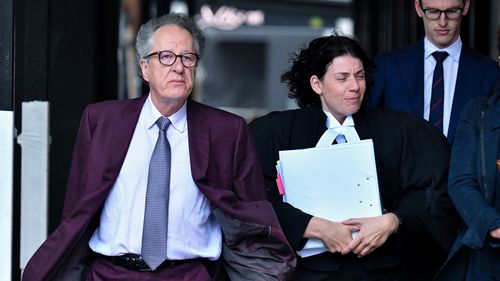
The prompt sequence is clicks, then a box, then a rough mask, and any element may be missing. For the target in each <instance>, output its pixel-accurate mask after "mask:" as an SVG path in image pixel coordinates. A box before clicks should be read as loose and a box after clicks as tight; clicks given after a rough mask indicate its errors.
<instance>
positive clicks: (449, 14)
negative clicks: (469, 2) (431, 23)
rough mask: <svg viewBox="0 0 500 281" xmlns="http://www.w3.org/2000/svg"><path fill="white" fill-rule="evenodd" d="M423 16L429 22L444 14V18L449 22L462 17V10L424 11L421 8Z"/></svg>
mask: <svg viewBox="0 0 500 281" xmlns="http://www.w3.org/2000/svg"><path fill="white" fill-rule="evenodd" d="M422 11H423V12H424V15H425V17H426V18H427V19H429V20H437V19H439V18H440V17H441V14H442V13H444V14H445V16H446V18H447V19H449V20H456V19H458V18H459V17H460V16H461V15H462V11H463V8H452V9H447V10H444V11H443V10H439V9H424V8H422Z"/></svg>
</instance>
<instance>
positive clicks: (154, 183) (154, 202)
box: [141, 117, 171, 270]
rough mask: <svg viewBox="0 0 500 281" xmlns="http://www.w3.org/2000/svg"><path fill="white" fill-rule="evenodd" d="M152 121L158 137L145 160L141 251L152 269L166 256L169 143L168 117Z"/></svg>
mask: <svg viewBox="0 0 500 281" xmlns="http://www.w3.org/2000/svg"><path fill="white" fill-rule="evenodd" d="M156 125H158V127H159V131H158V140H157V141H156V145H155V148H154V150H153V154H152V155H151V160H150V161H149V174H148V187H147V191H146V207H145V209H146V210H145V211H144V228H143V233H142V253H141V254H142V257H143V258H144V261H145V262H146V263H147V264H148V265H149V267H150V268H151V269H152V270H155V269H156V268H157V267H158V266H159V265H160V264H161V263H162V262H163V261H165V259H166V258H167V231H168V200H169V193H170V190H169V189H170V160H171V159H170V157H171V155H170V144H169V142H168V139H167V128H168V126H169V125H170V120H169V119H168V118H165V117H160V118H158V120H157V121H156Z"/></svg>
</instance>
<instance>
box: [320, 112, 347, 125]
mask: <svg viewBox="0 0 500 281" xmlns="http://www.w3.org/2000/svg"><path fill="white" fill-rule="evenodd" d="M323 112H324V113H325V114H326V117H327V118H326V127H327V128H339V127H354V119H353V118H352V115H348V116H347V117H346V118H345V120H344V123H342V124H340V122H339V121H337V119H336V118H335V117H333V115H332V114H331V113H330V112H328V111H324V110H323Z"/></svg>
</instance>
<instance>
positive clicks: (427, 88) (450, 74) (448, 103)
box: [423, 37, 462, 136]
mask: <svg viewBox="0 0 500 281" xmlns="http://www.w3.org/2000/svg"><path fill="white" fill-rule="evenodd" d="M461 50H462V40H461V39H460V37H459V38H458V40H457V41H456V42H455V43H453V44H452V45H451V46H449V47H448V48H445V49H439V48H437V47H436V46H434V45H433V44H432V43H431V42H430V41H429V39H428V38H427V37H425V39H424V116H423V117H424V119H425V120H429V114H430V104H431V96H432V76H433V74H434V68H435V67H436V59H435V58H434V57H433V56H432V53H434V52H435V51H446V52H447V53H448V57H446V59H445V60H444V61H443V75H444V77H443V79H444V101H443V134H444V135H445V136H447V135H448V128H449V124H450V116H451V107H452V105H453V97H454V95H455V85H456V82H457V73H458V61H459V60H460V52H461Z"/></svg>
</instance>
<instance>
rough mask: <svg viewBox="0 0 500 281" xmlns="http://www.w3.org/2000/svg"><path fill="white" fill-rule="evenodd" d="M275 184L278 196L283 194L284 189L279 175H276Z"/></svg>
mask: <svg viewBox="0 0 500 281" xmlns="http://www.w3.org/2000/svg"><path fill="white" fill-rule="evenodd" d="M276 184H277V185H278V191H279V193H280V195H283V194H285V188H284V187H283V181H282V180H281V175H280V174H279V173H278V174H276Z"/></svg>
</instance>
